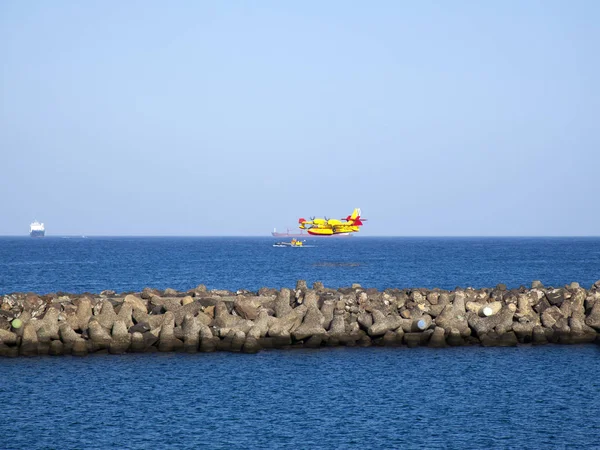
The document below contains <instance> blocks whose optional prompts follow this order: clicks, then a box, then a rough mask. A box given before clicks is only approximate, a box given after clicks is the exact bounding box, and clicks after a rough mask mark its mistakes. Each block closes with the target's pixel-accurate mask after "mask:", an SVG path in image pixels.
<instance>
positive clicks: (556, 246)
mask: <svg viewBox="0 0 600 450" xmlns="http://www.w3.org/2000/svg"><path fill="white" fill-rule="evenodd" d="M274 241H275V240H274V239H268V238H152V239H150V238H87V239H81V238H67V239H62V238H45V239H40V240H31V239H27V238H0V293H8V292H14V291H35V292H39V293H47V292H56V291H71V292H85V291H89V292H99V291H101V290H103V289H114V290H117V291H131V290H140V289H141V288H143V287H145V286H152V287H157V288H166V287H173V288H176V289H181V290H184V289H188V288H191V287H193V286H196V285H197V284H199V283H204V284H206V285H207V286H208V287H209V288H225V289H232V290H235V289H239V288H247V289H258V288H259V287H261V286H270V287H282V286H290V287H291V286H294V285H295V282H296V280H297V279H306V280H308V281H309V282H313V281H323V282H324V283H325V285H326V286H330V287H339V286H348V285H350V284H351V283H354V282H359V283H361V284H362V285H363V286H367V287H377V288H379V289H383V288H386V287H414V286H421V287H436V286H437V287H442V288H449V289H451V288H454V287H456V286H457V285H460V286H474V287H479V286H494V285H495V284H497V283H500V282H503V283H506V284H507V285H508V286H514V287H516V286H519V285H521V284H525V285H529V283H530V282H531V281H532V280H534V279H540V280H542V281H543V282H544V283H545V284H546V285H562V284H566V283H568V282H571V281H579V282H580V283H582V285H584V286H586V287H589V285H591V284H592V283H593V282H594V281H596V280H597V279H599V278H600V239H597V238H593V239H592V238H589V239H416V238H414V239H400V238H386V239H383V238H382V239H376V238H356V239H355V238H352V239H350V240H330V241H327V240H315V241H314V242H307V244H313V245H315V247H313V248H303V249H288V248H273V247H272V246H271V244H272V243H273V242H274ZM599 373H600V347H598V346H595V345H589V346H544V347H531V346H522V347H519V348H508V349H502V348H479V347H469V348H448V349H441V350H434V349H427V348H419V349H406V348H400V349H382V348H367V349H362V348H355V349H344V348H340V349H322V350H318V351H305V350H297V351H287V352H286V351H268V352H262V353H259V354H258V355H243V354H229V353H227V354H198V355H182V354H150V355H124V356H104V355H92V356H89V357H87V358H81V359H79V358H73V357H58V358H51V357H40V358H18V359H0V395H1V398H2V399H3V407H2V408H0V436H2V441H1V444H0V448H6V449H13V448H14V449H23V448H28V449H33V448H35V449H38V448H39V449H42V448H44V449H59V448H81V449H83V448H85V449H94V448H132V449H134V448H135V449H138V448H140V449H141V448H221V449H229V448H294V449H295V448H311V449H312V448H328V449H329V448H381V449H384V448H385V449H387V448H600V446H599V445H598V444H597V442H599V438H598V437H599V436H600V381H598V380H600V378H599V377H598V374H599Z"/></svg>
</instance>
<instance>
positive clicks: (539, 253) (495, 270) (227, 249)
mask: <svg viewBox="0 0 600 450" xmlns="http://www.w3.org/2000/svg"><path fill="white" fill-rule="evenodd" d="M274 242H276V239H275V238H85V239H84V238H44V239H31V238H29V237H23V238H7V237H4V238H0V294H3V293H9V292H16V291H33V292H37V293H49V292H56V291H66V292H100V291H102V290H104V289H113V290H116V291H117V292H125V291H139V290H141V289H142V288H144V287H146V286H149V287H154V288H158V289H164V288H167V287H171V288H175V289H178V290H187V289H190V288H192V287H195V286H197V285H198V284H201V283H202V284H205V285H206V286H208V287H209V288H210V289H213V288H215V289H230V290H237V289H252V290H258V289H259V288H260V287H262V286H267V287H275V288H281V287H293V286H295V284H296V280H298V279H306V280H307V281H308V282H309V283H312V282H313V281H322V282H324V283H325V286H328V287H334V288H336V287H341V286H349V285H351V284H352V283H361V284H362V285H363V286H365V287H375V288H378V289H385V288H388V287H398V288H402V287H429V288H433V287H440V288H446V289H453V288H455V287H456V286H463V287H466V286H473V287H485V286H489V287H491V286H495V285H496V284H498V283H505V284H506V285H507V286H509V287H518V286H520V285H521V284H523V285H527V286H528V285H530V283H531V281H533V280H541V281H542V282H543V283H544V284H546V285H554V286H557V285H563V284H566V283H570V282H571V281H578V282H580V283H581V284H582V285H583V286H586V287H589V286H590V285H591V284H592V283H594V282H595V281H596V280H598V279H600V238H553V239H540V238H537V239H532V238H486V239H482V238H452V239H444V238H435V239H432V238H363V237H356V238H354V237H353V238H349V239H332V240H328V239H326V238H322V239H315V240H312V241H308V242H307V243H306V244H307V245H314V247H311V248H298V249H296V248H276V247H273V246H272V244H273V243H274Z"/></svg>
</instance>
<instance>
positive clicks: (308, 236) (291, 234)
mask: <svg viewBox="0 0 600 450" xmlns="http://www.w3.org/2000/svg"><path fill="white" fill-rule="evenodd" d="M271 236H274V237H293V238H306V239H312V238H314V237H322V236H318V235H314V234H308V233H305V232H304V231H300V232H297V231H296V232H290V229H289V228H287V231H286V232H285V233H283V232H281V231H277V229H276V228H273V232H272V233H271ZM351 236H352V233H338V234H333V235H329V236H327V237H330V238H331V237H351Z"/></svg>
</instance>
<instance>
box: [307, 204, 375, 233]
mask: <svg viewBox="0 0 600 450" xmlns="http://www.w3.org/2000/svg"><path fill="white" fill-rule="evenodd" d="M365 220H367V219H362V220H361V218H360V208H356V209H355V210H354V211H353V212H352V214H350V215H349V216H348V217H346V218H345V219H340V220H338V219H328V218H327V217H325V218H324V219H321V218H314V217H313V218H311V219H310V220H306V219H304V218H300V219H298V224H299V225H298V227H299V228H300V229H302V230H306V231H307V232H308V234H312V235H314V236H331V235H334V234H348V233H356V232H358V231H359V230H360V227H361V226H362V225H363V221H365Z"/></svg>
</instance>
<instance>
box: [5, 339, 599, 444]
mask: <svg viewBox="0 0 600 450" xmlns="http://www.w3.org/2000/svg"><path fill="white" fill-rule="evenodd" d="M598 373H600V349H598V347H596V346H572V347H571V346H545V347H526V346H524V347H519V348H483V347H468V348H447V349H428V348H416V349H408V348H398V349H389V348H388V349H385V348H366V349H364V348H335V349H322V350H314V351H308V350H290V351H265V352H261V353H259V354H257V355H244V354H231V353H213V354H195V355H185V354H148V355H123V356H114V355H95V356H94V355H93V356H88V357H85V358H76V357H67V356H65V357H54V358H53V357H43V358H30V359H10V360H7V359H4V360H0V375H1V382H0V396H1V398H3V399H4V402H3V406H2V408H1V409H0V435H1V436H2V448H5V449H24V448H27V449H33V448H35V449H75V448H79V449H84V448H85V449H104V448H119V449H121V448H122V449H147V448H177V449H183V448H186V449H187V448H211V449H230V448H257V449H264V448H290V449H296V448H302V449H331V448H336V449H337V448H342V449H343V448H369V449H389V448H428V449H429V448H460V449H482V448H503V449H508V448H519V449H539V448H543V449H548V448H598V445H599V444H598V442H599V441H598V436H599V435H600V402H598V397H599V394H600V381H599V379H598Z"/></svg>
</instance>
